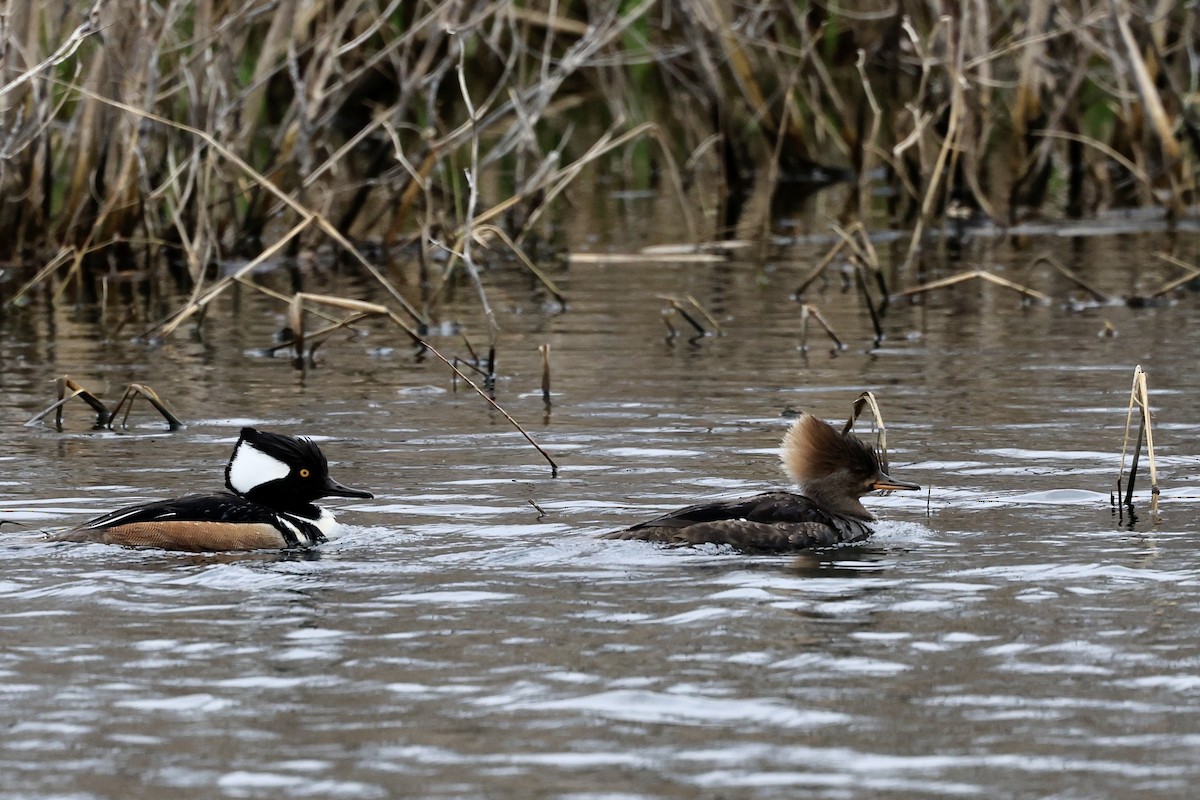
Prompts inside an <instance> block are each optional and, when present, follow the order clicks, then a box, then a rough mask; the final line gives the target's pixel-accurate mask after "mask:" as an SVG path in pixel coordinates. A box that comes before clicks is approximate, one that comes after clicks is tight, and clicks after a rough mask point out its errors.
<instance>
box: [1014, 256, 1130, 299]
mask: <svg viewBox="0 0 1200 800" xmlns="http://www.w3.org/2000/svg"><path fill="white" fill-rule="evenodd" d="M1039 264H1049V265H1050V266H1052V267H1054V270H1055V271H1056V272H1058V274H1059V275H1062V276H1063V277H1064V278H1066V279H1067V280H1069V281H1070V282H1071V283H1073V284H1075V285H1076V286H1078V287H1079V288H1080V289H1083V290H1084V291H1085V292H1087V293H1088V294H1090V295H1091V296H1092V299H1093V300H1096V301H1097V302H1100V303H1109V302H1112V298H1111V297H1109V296H1108V295H1106V294H1104V292H1101V291H1100V290H1099V289H1096V288H1095V287H1093V286H1092V285H1091V284H1089V283H1088V282H1087V281H1085V280H1084V279H1083V278H1081V277H1080V276H1079V275H1077V274H1076V273H1075V272H1072V271H1071V270H1069V269H1067V267H1065V266H1064V265H1063V264H1062V262H1060V261H1059V260H1058V259H1056V258H1054V257H1053V256H1049V255H1046V254H1045V253H1043V254H1042V255H1040V256H1038V257H1037V258H1035V259H1034V260H1033V261H1032V262H1031V263H1030V265H1029V268H1030V269H1031V270H1032V269H1036V268H1037V266H1038V265H1039Z"/></svg>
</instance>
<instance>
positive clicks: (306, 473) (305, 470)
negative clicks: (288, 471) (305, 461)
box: [300, 467, 312, 478]
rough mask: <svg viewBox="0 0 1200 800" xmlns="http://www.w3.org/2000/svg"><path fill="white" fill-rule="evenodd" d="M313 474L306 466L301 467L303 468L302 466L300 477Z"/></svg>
mask: <svg viewBox="0 0 1200 800" xmlns="http://www.w3.org/2000/svg"><path fill="white" fill-rule="evenodd" d="M311 474H312V473H311V472H309V471H308V469H307V468H305V467H301V468H300V477H301V478H307V477H308V476H309V475H311Z"/></svg>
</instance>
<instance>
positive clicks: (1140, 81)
mask: <svg viewBox="0 0 1200 800" xmlns="http://www.w3.org/2000/svg"><path fill="white" fill-rule="evenodd" d="M1113 5H1114V8H1113V19H1114V20H1115V21H1116V23H1117V30H1118V31H1120V34H1121V41H1122V42H1123V43H1124V45H1125V59H1126V61H1127V62H1128V64H1129V66H1130V67H1131V68H1132V70H1133V77H1134V81H1135V82H1136V84H1137V89H1138V95H1139V96H1140V97H1141V99H1142V106H1143V108H1144V109H1145V111H1146V113H1147V114H1148V115H1149V117H1150V121H1151V123H1152V124H1153V126H1154V130H1155V132H1156V133H1157V134H1158V143H1159V146H1160V147H1161V148H1162V152H1163V156H1164V158H1165V159H1166V162H1167V165H1168V171H1169V170H1170V169H1171V168H1173V166H1174V164H1175V163H1176V162H1177V161H1178V160H1179V153H1180V148H1179V140H1178V139H1176V138H1175V132H1174V125H1173V123H1172V121H1171V118H1170V117H1169V116H1168V114H1167V110H1166V108H1164V107H1163V103H1162V97H1161V96H1159V94H1158V87H1157V86H1156V85H1155V81H1154V78H1153V77H1151V75H1150V70H1149V69H1148V68H1147V67H1146V60H1145V59H1144V58H1142V54H1141V52H1140V50H1139V48H1138V44H1137V42H1136V41H1135V40H1134V38H1133V31H1132V30H1130V28H1129V15H1128V14H1127V13H1125V12H1123V11H1118V9H1117V6H1118V5H1123V3H1119V2H1117V1H1115V2H1114V4H1113ZM1172 197H1174V198H1175V199H1176V200H1178V199H1179V198H1178V195H1177V194H1175V193H1172Z"/></svg>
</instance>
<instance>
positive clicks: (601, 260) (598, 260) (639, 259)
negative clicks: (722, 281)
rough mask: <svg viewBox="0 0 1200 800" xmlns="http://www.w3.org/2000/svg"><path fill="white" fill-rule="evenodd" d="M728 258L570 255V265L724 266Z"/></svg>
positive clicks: (680, 255) (629, 254)
mask: <svg viewBox="0 0 1200 800" xmlns="http://www.w3.org/2000/svg"><path fill="white" fill-rule="evenodd" d="M727 261H729V257H728V256H721V255H716V254H713V253H568V254H567V262H568V263H570V264H646V263H651V264H724V263H726V262H727Z"/></svg>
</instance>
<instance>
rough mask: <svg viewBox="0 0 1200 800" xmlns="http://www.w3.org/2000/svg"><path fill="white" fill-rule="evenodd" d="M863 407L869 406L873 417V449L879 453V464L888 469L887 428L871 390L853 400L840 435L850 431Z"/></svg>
mask: <svg viewBox="0 0 1200 800" xmlns="http://www.w3.org/2000/svg"><path fill="white" fill-rule="evenodd" d="M865 407H870V409H871V415H872V416H873V417H874V419H875V449H876V451H877V453H878V455H879V466H880V467H881V468H882V469H883V471H884V472H887V471H888V456H887V428H885V427H884V424H883V414H882V413H880V411H879V403H878V402H876V400H875V395H874V394H873V393H872V392H869V391H867V392H863V393H862V394H860V395H859V396H858V398H857V399H855V401H854V406H853V407H852V410H851V412H850V419H848V420H846V426H845V427H844V428H842V435H843V436H844V435H846V434H847V433H849V432H850V429H851V428H853V427H854V423H855V422H856V421H857V420H858V417H859V415H860V414H862V410H863V408H865Z"/></svg>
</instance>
